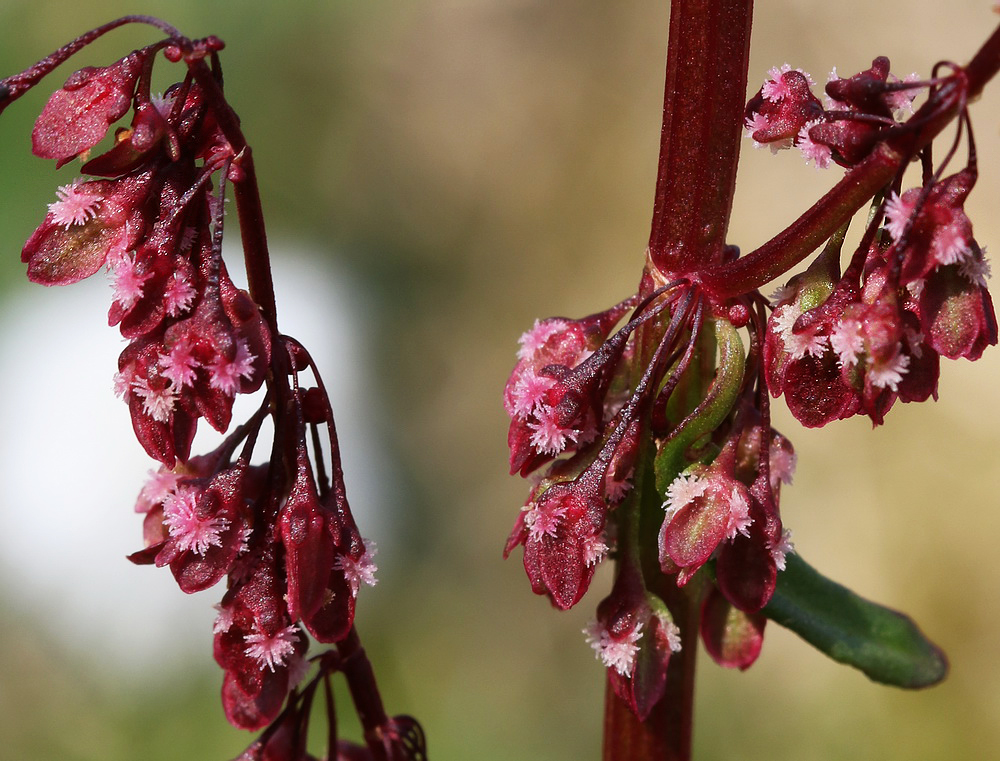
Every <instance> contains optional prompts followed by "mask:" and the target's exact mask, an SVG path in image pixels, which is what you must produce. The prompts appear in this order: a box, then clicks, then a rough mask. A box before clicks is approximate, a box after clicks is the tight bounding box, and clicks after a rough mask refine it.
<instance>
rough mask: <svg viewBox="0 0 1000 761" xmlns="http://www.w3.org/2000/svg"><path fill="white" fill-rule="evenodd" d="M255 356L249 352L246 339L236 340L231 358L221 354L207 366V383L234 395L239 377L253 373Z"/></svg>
mask: <svg viewBox="0 0 1000 761" xmlns="http://www.w3.org/2000/svg"><path fill="white" fill-rule="evenodd" d="M255 359H256V357H255V356H254V355H253V354H251V353H250V350H249V349H248V348H247V344H246V341H242V340H241V341H237V343H236V356H235V357H233V358H232V359H231V360H230V359H227V358H226V357H225V356H223V355H222V354H219V355H216V357H215V360H214V361H213V362H212V364H211V365H209V366H208V373H209V385H210V386H211V387H212V388H216V389H218V390H219V391H221V392H222V393H224V394H226V395H227V396H234V395H235V394H236V392H237V391H238V390H239V387H240V378H249V377H250V376H251V375H253V361H254V360H255Z"/></svg>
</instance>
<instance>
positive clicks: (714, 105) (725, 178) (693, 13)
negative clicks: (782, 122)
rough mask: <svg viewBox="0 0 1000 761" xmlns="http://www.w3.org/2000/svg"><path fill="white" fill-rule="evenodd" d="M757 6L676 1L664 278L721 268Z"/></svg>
mask: <svg viewBox="0 0 1000 761" xmlns="http://www.w3.org/2000/svg"><path fill="white" fill-rule="evenodd" d="M752 15H753V0H672V2H671V4H670V41H669V44H668V48H667V75H666V86H665V93H664V98H663V130H662V132H661V135H660V161H659V169H658V172H657V177H656V196H655V199H654V203H653V223H652V229H651V230H650V235H649V249H650V259H651V261H652V262H653V264H654V265H655V266H656V267H657V269H659V270H660V271H661V272H663V273H681V274H683V273H687V272H690V271H693V270H697V269H700V268H703V267H704V266H705V264H706V263H708V262H713V261H719V257H720V256H721V253H722V248H723V246H724V244H725V239H726V228H727V227H728V225H729V212H730V210H731V208H732V203H733V191H734V190H735V187H736V165H737V162H738V159H739V152H740V130H741V128H742V124H743V108H744V100H745V98H746V86H747V66H748V62H749V56H750V23H751V19H752Z"/></svg>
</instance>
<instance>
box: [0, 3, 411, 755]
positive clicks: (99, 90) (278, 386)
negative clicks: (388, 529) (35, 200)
mask: <svg viewBox="0 0 1000 761" xmlns="http://www.w3.org/2000/svg"><path fill="white" fill-rule="evenodd" d="M130 21H139V22H144V23H150V24H152V25H154V26H156V27H157V28H159V29H160V30H162V31H164V32H165V33H166V35H167V38H166V39H164V40H162V41H160V42H158V43H156V44H153V45H150V46H148V47H145V48H142V49H141V50H137V51H134V52H132V53H131V54H129V55H128V56H126V57H124V58H122V59H121V60H119V61H117V62H115V63H113V64H111V65H109V66H105V67H92V68H86V69H82V70H80V71H77V72H76V73H74V74H73V75H72V76H70V78H69V79H68V80H67V81H66V83H65V84H64V85H63V87H62V88H61V89H59V90H57V91H56V92H55V93H54V94H53V95H52V96H51V97H50V99H49V101H48V103H47V104H46V106H45V107H44V109H43V111H42V113H41V115H40V116H39V118H38V120H37V122H36V124H35V128H34V132H33V135H32V138H33V140H32V143H33V149H34V153H35V154H36V155H37V156H40V157H42V158H48V159H54V160H55V161H57V162H58V164H59V165H63V164H66V163H68V162H70V161H72V160H74V159H76V158H80V159H82V160H83V161H84V163H83V166H82V169H81V171H82V173H83V174H84V175H87V176H88V177H90V178H92V179H77V180H74V181H73V182H71V183H69V184H67V185H64V186H62V187H60V188H59V190H58V191H57V200H56V201H55V202H53V203H52V204H51V205H50V206H49V210H48V213H47V214H46V216H45V219H44V220H43V221H42V223H41V225H40V226H39V227H38V228H37V229H36V230H35V232H34V233H33V234H32V235H31V237H30V238H29V240H28V241H27V243H26V244H25V246H24V250H23V253H22V259H23V261H24V262H25V263H26V264H27V267H28V276H29V278H30V279H31V280H33V281H35V282H38V283H41V284H44V285H65V284H69V283H74V282H77V281H79V280H82V279H83V278H86V277H89V276H90V275H93V274H94V273H96V272H97V271H99V270H100V269H102V268H106V269H107V270H108V272H109V273H110V275H111V278H112V286H113V291H114V297H113V302H112V305H111V309H110V312H109V323H110V324H111V325H117V326H118V327H119V329H120V331H121V334H122V335H123V336H124V338H125V339H127V340H128V341H129V343H128V345H127V347H126V348H125V350H124V351H123V352H122V353H121V356H120V358H119V360H118V372H117V374H116V376H115V389H116V391H117V393H118V395H119V396H121V397H122V398H123V399H124V401H125V402H126V403H127V404H128V407H129V411H130V413H131V418H132V424H133V428H134V430H135V434H136V437H137V438H138V440H139V442H140V443H141V444H142V446H143V447H144V448H145V450H146V452H147V453H148V454H149V455H150V456H151V457H152V458H154V459H155V460H157V461H158V462H159V463H160V467H159V469H158V470H156V471H154V472H153V473H152V474H151V478H150V480H149V482H148V483H147V484H146V486H145V487H144V488H143V489H142V492H141V493H140V495H139V499H138V502H137V504H136V511H137V512H139V513H141V514H143V515H144V523H143V535H144V545H145V546H144V548H143V549H142V550H140V551H138V552H135V553H133V554H132V555H131V556H130V559H131V560H132V561H133V562H135V563H138V564H155V565H156V566H160V567H162V566H169V567H170V570H171V571H172V573H173V575H174V577H175V579H176V581H177V583H178V585H179V587H180V588H181V590H183V591H184V592H187V593H192V592H197V591H201V590H204V589H208V588H209V587H212V586H214V585H216V584H217V583H218V582H220V581H222V580H223V579H225V580H226V591H225V594H224V596H223V598H222V601H221V603H220V604H219V605H218V606H217V607H218V610H219V615H218V618H217V619H216V623H215V628H214V631H215V647H214V653H215V659H216V661H217V662H218V664H219V666H220V667H221V668H222V669H223V671H224V679H223V686H222V702H223V706H224V708H225V712H226V716H227V718H228V719H229V721H230V722H231V723H232V724H233V725H235V726H237V727H239V728H242V729H248V730H259V729H264V728H267V730H266V731H265V733H264V735H263V736H262V737H261V739H260V740H259V741H258V742H256V743H254V745H252V746H251V747H250V748H249V749H248V751H247V752H246V753H245V754H244V756H243V757H242V758H245V759H263V758H267V759H282V760H287V761H292V760H293V759H307V758H312V756H310V755H308V754H307V753H306V751H305V740H306V733H305V729H306V727H307V725H308V721H309V713H310V711H309V709H310V707H311V703H312V698H313V695H314V693H315V691H316V689H317V686H318V685H319V684H320V683H321V682H322V683H324V685H325V686H326V689H325V694H326V697H327V711H328V714H329V717H330V718H331V720H330V721H329V727H330V740H329V747H330V749H331V750H330V753H329V755H328V756H327V758H328V759H329V761H333V759H334V758H372V759H404V758H421V757H423V755H422V754H423V753H424V751H423V739H422V735H421V733H420V731H419V726H417V725H416V723H415V722H413V721H412V720H411V719H407V718H405V717H398V718H396V719H390V718H388V717H387V716H386V715H385V713H384V711H383V710H382V706H381V702H380V699H379V697H378V692H377V689H376V687H375V683H374V678H373V676H372V673H371V668H370V666H369V665H368V661H367V659H366V658H365V656H364V651H363V649H362V648H361V646H360V642H359V641H358V638H357V634H356V632H355V630H354V627H353V619H354V608H355V599H356V597H357V594H358V591H359V588H360V586H361V585H362V584H368V585H374V584H375V575H374V574H375V570H376V569H375V564H374V562H373V559H372V556H373V555H374V552H375V548H374V545H373V544H372V543H371V542H368V541H366V540H364V539H362V537H361V535H360V533H359V531H358V527H357V525H356V524H355V521H354V518H353V516H352V514H351V510H350V507H349V506H348V502H347V498H346V492H345V488H344V481H343V473H342V469H341V465H340V452H339V446H338V442H337V436H336V430H335V427H334V420H333V415H332V411H331V408H330V404H329V399H328V396H327V393H326V390H325V388H324V386H323V383H322V380H321V379H320V376H319V373H318V371H317V369H316V366H315V364H314V362H313V360H312V358H311V357H310V355H309V354H308V352H307V351H306V350H305V348H303V347H302V346H301V345H300V344H299V343H298V342H296V341H295V340H294V339H291V338H289V337H288V336H284V335H282V334H280V333H279V332H278V330H277V324H276V318H275V310H274V303H273V291H272V288H271V284H270V275H269V266H268V263H267V250H266V243H265V238H264V230H263V222H262V216H261V213H260V207H259V196H258V192H257V188H256V181H255V179H254V172H253V164H252V161H251V157H250V150H249V148H248V147H247V145H246V142H245V140H244V138H243V135H242V133H241V132H240V130H239V126H238V124H239V122H238V119H237V117H236V115H235V113H234V112H233V111H232V109H231V107H230V106H229V104H228V102H227V101H226V100H225V97H224V96H223V94H222V72H221V67H220V63H219V55H218V53H219V51H220V50H221V49H222V47H223V44H222V42H221V41H220V40H218V39H217V38H215V37H209V38H206V39H202V40H190V39H188V38H186V37H183V36H182V35H181V34H180V33H179V32H177V31H176V30H175V29H173V28H172V27H169V26H168V25H166V24H163V23H162V22H160V21H158V20H156V19H150V18H146V17H131V18H125V19H120V20H118V21H116V22H112V23H111V24H108V25H105V26H104V27H100V28H98V29H96V30H94V31H93V32H90V33H88V34H86V35H84V36H82V37H80V38H78V39H77V40H75V41H74V42H72V43H70V44H69V45H67V46H66V47H64V48H62V49H60V50H59V51H57V52H56V53H54V54H52V55H51V56H49V57H48V58H46V59H43V60H42V61H40V62H39V63H38V64H36V65H35V66H33V67H32V68H30V69H28V70H26V71H25V72H23V73H22V74H19V75H15V76H13V77H10V78H8V79H5V80H3V81H2V82H0V109H2V108H4V107H6V106H7V105H9V104H10V103H11V102H12V101H13V100H15V99H16V98H17V97H19V96H20V95H22V94H23V93H24V92H26V91H27V90H28V89H30V88H31V87H32V86H34V85H35V84H36V83H37V82H38V81H39V80H40V79H41V78H42V77H43V76H45V75H46V74H47V73H48V72H49V71H51V70H52V69H54V68H55V67H56V66H57V65H58V64H60V63H62V62H63V61H64V60H65V59H67V58H68V57H69V56H71V55H72V54H73V53H75V52H77V51H78V50H79V49H80V48H82V47H83V46H85V45H86V44H88V43H89V42H91V41H93V40H94V39H96V38H97V37H99V36H100V35H102V34H104V33H105V32H107V31H109V30H111V29H113V28H115V27H118V26H121V25H122V24H124V23H128V22H130ZM160 52H162V53H163V54H164V56H165V57H166V58H167V60H169V61H171V62H175V63H177V62H180V63H183V64H184V66H185V69H184V71H185V76H184V78H183V80H182V81H181V82H178V83H176V84H174V85H173V86H171V87H169V88H168V89H167V90H166V92H165V93H164V94H163V95H160V96H158V95H154V94H152V93H151V92H150V81H151V76H152V70H153V64H154V61H155V60H156V59H157V57H158V54H159V53H160ZM129 114H131V123H130V125H129V126H127V127H120V128H118V129H117V130H116V131H115V134H114V139H113V142H112V145H111V146H110V147H109V148H107V150H104V151H103V152H101V153H99V155H97V156H95V157H90V153H91V152H92V151H94V149H96V148H97V147H98V146H99V145H100V144H101V142H102V141H103V140H104V139H105V136H106V134H107V132H108V130H109V128H110V127H111V126H112V125H114V124H115V123H116V122H118V120H120V119H123V118H124V117H127V116H128V115H129ZM229 184H231V185H232V186H233V188H234V193H235V196H236V202H237V209H238V211H239V214H240V219H241V223H242V224H241V232H242V235H243V241H244V253H245V255H246V260H247V266H248V275H249V278H250V288H251V290H250V293H247V292H244V291H242V290H240V289H239V288H237V287H236V285H235V284H234V283H233V281H232V280H231V279H230V276H229V274H228V272H227V269H226V265H225V263H224V262H223V259H222V234H223V220H224V207H225V200H226V191H227V186H228V185H229ZM309 378H311V381H310V384H309V385H305V382H306V381H308V380H309ZM265 384H266V393H264V394H263V399H262V402H261V405H260V407H259V409H258V410H257V412H256V413H254V414H253V415H252V416H251V417H250V418H249V419H248V420H247V421H246V422H245V423H243V424H242V425H239V426H237V427H236V428H235V429H234V430H233V431H232V433H230V435H229V436H228V437H227V438H226V439H225V441H224V442H223V443H222V444H221V445H220V446H219V447H218V448H217V449H216V450H215V451H213V452H211V453H210V454H206V455H200V456H191V447H192V441H193V438H194V435H195V432H196V428H197V424H198V421H199V419H202V418H204V420H205V421H206V422H207V423H208V424H209V425H210V426H212V427H213V428H214V429H216V430H218V431H220V432H226V431H227V430H229V428H230V423H231V419H232V409H233V401H234V398H235V396H236V395H237V394H250V393H254V392H256V391H258V390H260V389H261V387H262V386H264V385H265ZM268 418H270V419H271V421H272V425H273V430H274V441H273V444H271V446H270V451H269V453H268V457H267V459H266V461H264V462H261V463H258V464H254V463H253V455H254V450H255V448H256V444H257V441H258V437H259V433H260V431H261V428H262V424H263V423H264V421H265V420H267V419H268ZM324 430H325V432H326V436H325V438H326V444H325V445H324V441H323V440H324V436H323V432H324ZM324 449H326V454H324ZM310 636H311V637H312V638H313V639H314V640H316V641H317V642H319V643H324V644H336V646H337V650H335V651H329V652H327V653H325V654H321V655H319V656H316V657H313V658H311V659H310V658H307V650H308V647H309V639H310ZM314 666H315V667H316V668H315V669H314V668H313V667H314ZM337 671H340V672H343V673H344V674H345V675H347V677H348V679H349V680H353V681H351V687H352V695H353V696H354V698H355V701H356V702H358V701H364V705H359V706H358V707H359V712H360V713H362V715H363V716H364V720H365V730H366V737H365V739H366V742H367V747H361V746H350V745H349V744H346V743H343V742H339V741H338V740H337V737H336V722H335V721H333V720H332V715H333V713H332V712H333V693H332V692H331V691H330V689H329V678H330V675H331V674H332V673H334V672H337ZM310 672H313V673H314V675H313V676H312V677H311V678H310V679H307V675H308V674H309V673H310Z"/></svg>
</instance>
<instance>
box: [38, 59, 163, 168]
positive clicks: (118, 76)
mask: <svg viewBox="0 0 1000 761" xmlns="http://www.w3.org/2000/svg"><path fill="white" fill-rule="evenodd" d="M149 54H150V53H149V50H148V49H146V50H137V51H135V52H133V53H131V54H129V55H127V56H125V58H122V59H121V60H120V61H117V62H115V63H113V64H111V65H110V66H105V67H102V68H93V67H88V68H85V69H80V70H79V71H77V72H75V73H73V74H72V75H70V77H69V79H67V80H66V84H64V85H63V87H62V89H61V90H56V91H55V92H54V93H52V96H51V97H50V98H49V102H48V103H46V104H45V108H44V109H42V113H41V115H40V116H39V117H38V121H36V122H35V128H34V130H33V131H32V133H31V145H32V150H33V151H34V153H35V155H36V156H39V157H40V158H43V159H57V160H58V161H59V162H60V163H62V162H65V161H66V160H68V159H71V158H73V157H74V156H76V155H77V154H79V153H83V152H84V151H86V150H87V149H89V148H93V147H94V146H95V145H97V144H98V143H99V142H101V140H103V139H104V136H105V135H106V134H107V131H108V127H109V126H110V125H111V124H113V123H114V122H115V121H117V120H118V119H120V118H121V117H122V116H124V115H125V114H126V113H127V112H128V110H129V108H130V107H131V105H132V94H133V92H134V90H135V82H136V79H137V78H138V76H139V72H140V71H141V70H142V68H143V66H144V65H145V64H146V62H147V59H148V57H149Z"/></svg>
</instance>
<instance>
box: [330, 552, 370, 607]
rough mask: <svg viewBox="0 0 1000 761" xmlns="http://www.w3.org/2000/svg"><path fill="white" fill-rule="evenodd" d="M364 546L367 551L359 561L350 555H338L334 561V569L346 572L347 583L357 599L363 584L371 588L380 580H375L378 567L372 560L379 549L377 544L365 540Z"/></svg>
mask: <svg viewBox="0 0 1000 761" xmlns="http://www.w3.org/2000/svg"><path fill="white" fill-rule="evenodd" d="M364 544H365V551H364V552H363V553H362V554H361V557H360V558H358V559H357V560H354V559H353V558H352V557H351V556H350V555H338V556H337V558H336V560H334V561H333V567H334V568H336V569H337V570H340V571H343V572H344V576H345V577H346V578H347V583H348V584H350V586H351V594H352V595H354V596H355V597H357V595H358V589H360V588H361V583H362V582H364V583H365V584H367V585H368V586H370V587H374V586H375V585H376V584H377V583H378V579H376V578H375V572H376V571H378V566H376V565H375V561H374V560H373V559H372V558H373V557H374V555H375V553H376V552H377V551H378V549H377V548H376V547H375V542H373V541H371V540H370V539H365V540H364Z"/></svg>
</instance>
